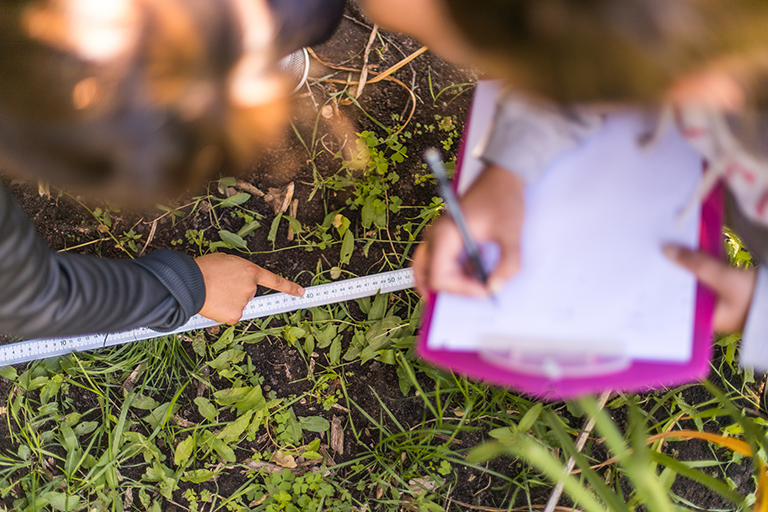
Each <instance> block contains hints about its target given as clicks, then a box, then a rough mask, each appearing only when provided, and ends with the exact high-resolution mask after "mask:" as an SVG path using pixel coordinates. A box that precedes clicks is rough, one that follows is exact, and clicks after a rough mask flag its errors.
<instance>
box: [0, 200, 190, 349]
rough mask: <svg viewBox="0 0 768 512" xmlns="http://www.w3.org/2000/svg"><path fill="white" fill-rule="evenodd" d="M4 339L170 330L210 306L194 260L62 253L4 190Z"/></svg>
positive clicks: (0, 282) (163, 254)
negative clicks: (45, 239) (47, 241)
mask: <svg viewBox="0 0 768 512" xmlns="http://www.w3.org/2000/svg"><path fill="white" fill-rule="evenodd" d="M0 287H1V288H2V291H1V292H0V333H2V334H9V335H13V336H22V337H26V338H33V337H52V336H68V335H74V334H88V333H97V332H111V331H119V330H124V329H130V328H134V327H151V328H154V329H158V330H171V329H174V328H176V327H178V326H180V325H182V324H184V323H185V322H186V321H187V320H188V319H189V317H191V316H192V315H194V314H196V313H197V312H198V311H199V310H200V308H202V306H203V303H204V302H205V284H204V282H203V276H202V274H201V272H200V269H199V268H198V266H197V264H196V263H195V261H194V260H193V259H192V258H190V257H189V256H187V255H185V254H182V253H178V252H173V251H164V250H163V251H156V252H153V253H151V254H149V255H148V256H145V257H143V258H139V259H137V260H111V259H106V258H98V257H96V256H83V255H77V254H67V253H57V252H54V251H52V250H50V249H49V248H48V247H47V246H46V245H45V243H44V242H43V240H42V239H40V238H39V237H38V236H37V233H36V232H35V227H34V225H33V223H32V221H31V220H30V219H29V218H28V217H27V216H26V215H25V214H24V211H23V210H22V209H21V207H20V206H19V205H18V204H17V203H16V201H15V200H14V198H13V197H12V196H11V195H10V193H9V192H8V190H7V189H5V187H2V186H0Z"/></svg>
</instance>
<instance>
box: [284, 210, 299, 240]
mask: <svg viewBox="0 0 768 512" xmlns="http://www.w3.org/2000/svg"><path fill="white" fill-rule="evenodd" d="M283 218H285V219H286V220H288V224H289V225H290V226H291V229H292V230H293V232H294V233H296V234H297V235H298V234H299V233H303V232H304V228H303V227H301V222H299V221H298V219H294V218H293V217H291V216H290V215H285V214H283Z"/></svg>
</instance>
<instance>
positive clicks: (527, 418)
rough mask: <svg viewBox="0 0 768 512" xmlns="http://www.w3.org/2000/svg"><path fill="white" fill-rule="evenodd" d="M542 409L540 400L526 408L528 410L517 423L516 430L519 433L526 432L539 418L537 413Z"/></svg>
mask: <svg viewBox="0 0 768 512" xmlns="http://www.w3.org/2000/svg"><path fill="white" fill-rule="evenodd" d="M543 409H544V404H542V403H541V402H539V403H537V404H536V405H534V406H533V407H531V408H530V409H528V412H526V413H525V415H524V416H523V419H521V420H520V423H518V424H517V431H518V432H519V433H521V434H524V433H525V432H528V430H529V429H530V428H531V427H532V426H533V424H534V423H535V422H536V420H537V419H539V415H540V414H541V411H542V410H543Z"/></svg>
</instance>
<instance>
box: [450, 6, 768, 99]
mask: <svg viewBox="0 0 768 512" xmlns="http://www.w3.org/2000/svg"><path fill="white" fill-rule="evenodd" d="M446 2H447V4H448V7H449V10H450V12H451V16H452V17H453V18H454V21H455V22H456V23H457V25H458V26H459V27H461V30H462V31H463V33H464V35H465V36H466V38H467V39H468V40H469V41H470V42H471V44H472V45H473V46H474V47H475V49H476V50H477V51H478V52H477V53H479V54H480V55H481V59H482V62H481V63H480V64H481V65H482V66H483V67H485V68H487V69H488V70H489V71H490V72H491V73H492V74H496V75H499V76H501V77H503V78H506V79H508V80H509V81H511V82H512V83H514V84H516V85H519V86H520V87H522V88H524V89H527V90H529V91H532V92H537V93H541V94H543V95H546V96H548V97H550V98H552V99H555V100H559V101H588V100H604V101H641V102H645V101H653V100H656V99H658V98H659V96H660V94H661V93H662V91H663V90H664V88H665V87H667V86H668V85H669V84H670V82H671V81H672V80H673V79H674V78H675V77H678V76H680V75H682V74H685V73H688V72H691V71H693V70H696V69H698V68H700V67H701V66H704V65H705V64H706V63H708V62H711V61H712V60H713V59H720V58H722V59H726V60H728V59H730V60H731V61H732V65H733V67H734V70H735V71H738V73H740V74H741V75H740V76H742V77H743V80H744V81H745V82H750V81H751V80H752V78H750V77H754V76H755V73H757V74H765V73H763V72H762V71H760V70H759V68H760V67H761V66H762V65H763V64H761V63H760V61H764V60H766V59H764V58H763V56H764V55H765V54H766V52H768V2H765V1H763V0H446ZM763 83H765V82H763Z"/></svg>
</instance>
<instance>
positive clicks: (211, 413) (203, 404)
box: [195, 396, 218, 422]
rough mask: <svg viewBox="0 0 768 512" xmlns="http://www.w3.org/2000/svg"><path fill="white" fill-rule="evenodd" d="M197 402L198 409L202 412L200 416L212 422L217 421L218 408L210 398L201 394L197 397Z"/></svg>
mask: <svg viewBox="0 0 768 512" xmlns="http://www.w3.org/2000/svg"><path fill="white" fill-rule="evenodd" d="M195 403H196V404H197V410H198V412H199V413H200V416H202V417H203V418H205V419H206V420H208V421H210V422H214V421H216V415H217V414H218V410H217V409H216V407H215V406H214V405H213V404H212V403H211V401H210V400H208V399H207V398H205V397H204V396H199V397H197V398H195Z"/></svg>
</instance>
